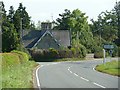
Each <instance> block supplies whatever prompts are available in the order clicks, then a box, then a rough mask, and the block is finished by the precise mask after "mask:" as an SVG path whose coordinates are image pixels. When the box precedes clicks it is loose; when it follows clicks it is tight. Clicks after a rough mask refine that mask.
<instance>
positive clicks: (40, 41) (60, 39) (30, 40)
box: [22, 23, 70, 49]
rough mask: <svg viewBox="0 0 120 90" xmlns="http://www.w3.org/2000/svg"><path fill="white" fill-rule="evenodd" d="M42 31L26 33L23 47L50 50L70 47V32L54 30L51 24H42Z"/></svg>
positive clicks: (23, 38)
mask: <svg viewBox="0 0 120 90" xmlns="http://www.w3.org/2000/svg"><path fill="white" fill-rule="evenodd" d="M41 27H42V30H31V31H29V32H27V33H25V32H24V35H23V37H22V42H23V45H24V46H25V47H26V48H38V49H49V48H55V49H59V48H60V47H68V46H70V32H69V31H68V30H52V29H51V28H52V26H51V24H50V23H49V24H48V23H46V24H45V23H43V24H41Z"/></svg>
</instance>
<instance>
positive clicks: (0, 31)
mask: <svg viewBox="0 0 120 90" xmlns="http://www.w3.org/2000/svg"><path fill="white" fill-rule="evenodd" d="M2 3H3V2H1V1H0V53H1V52H2V28H1V27H2V14H3V11H2V9H3V6H2Z"/></svg>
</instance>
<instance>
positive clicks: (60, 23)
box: [55, 9, 71, 30]
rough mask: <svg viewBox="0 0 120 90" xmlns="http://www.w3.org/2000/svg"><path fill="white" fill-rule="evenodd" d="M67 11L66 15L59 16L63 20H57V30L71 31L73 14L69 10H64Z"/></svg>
mask: <svg viewBox="0 0 120 90" xmlns="http://www.w3.org/2000/svg"><path fill="white" fill-rule="evenodd" d="M64 11H65V13H62V14H59V16H60V17H61V18H57V19H56V21H57V22H56V23H55V24H56V25H57V26H56V27H55V28H56V29H59V30H60V29H61V30H69V29H70V26H69V24H68V23H69V18H70V16H71V12H70V10H68V9H65V10H64Z"/></svg>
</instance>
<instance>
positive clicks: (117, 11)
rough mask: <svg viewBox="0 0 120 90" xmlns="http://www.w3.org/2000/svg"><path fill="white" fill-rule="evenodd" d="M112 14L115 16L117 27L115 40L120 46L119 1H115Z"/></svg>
mask: <svg viewBox="0 0 120 90" xmlns="http://www.w3.org/2000/svg"><path fill="white" fill-rule="evenodd" d="M114 11H115V12H114V14H115V15H116V17H117V27H118V39H117V40H116V42H115V43H116V44H117V45H118V46H119V47H120V1H119V2H116V5H115V7H114Z"/></svg>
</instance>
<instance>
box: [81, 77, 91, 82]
mask: <svg viewBox="0 0 120 90" xmlns="http://www.w3.org/2000/svg"><path fill="white" fill-rule="evenodd" d="M80 78H81V79H83V80H85V81H89V80H88V79H86V78H84V77H80Z"/></svg>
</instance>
